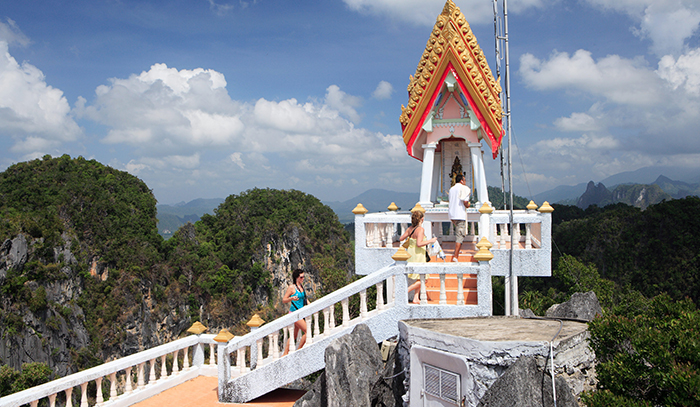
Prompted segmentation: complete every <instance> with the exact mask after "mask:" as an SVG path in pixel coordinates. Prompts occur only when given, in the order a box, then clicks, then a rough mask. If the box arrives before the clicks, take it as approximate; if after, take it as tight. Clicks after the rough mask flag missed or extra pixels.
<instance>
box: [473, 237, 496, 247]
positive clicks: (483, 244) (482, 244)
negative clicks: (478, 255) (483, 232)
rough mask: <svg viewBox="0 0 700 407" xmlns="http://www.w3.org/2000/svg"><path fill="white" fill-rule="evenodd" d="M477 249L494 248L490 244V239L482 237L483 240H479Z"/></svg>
mask: <svg viewBox="0 0 700 407" xmlns="http://www.w3.org/2000/svg"><path fill="white" fill-rule="evenodd" d="M476 247H477V249H481V248H482V247H485V248H487V249H490V248H492V247H493V245H492V244H491V242H489V239H487V238H485V237H482V238H481V240H479V243H477V244H476Z"/></svg>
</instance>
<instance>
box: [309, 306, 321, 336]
mask: <svg viewBox="0 0 700 407" xmlns="http://www.w3.org/2000/svg"><path fill="white" fill-rule="evenodd" d="M309 330H311V328H309ZM319 335H321V330H320V329H319V327H318V312H316V313H314V338H316V337H318V336H319Z"/></svg>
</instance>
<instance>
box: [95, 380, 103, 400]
mask: <svg viewBox="0 0 700 407" xmlns="http://www.w3.org/2000/svg"><path fill="white" fill-rule="evenodd" d="M95 386H97V394H96V395H95V405H96V406H100V405H102V403H104V402H105V399H104V397H102V377H98V378H97V379H95Z"/></svg>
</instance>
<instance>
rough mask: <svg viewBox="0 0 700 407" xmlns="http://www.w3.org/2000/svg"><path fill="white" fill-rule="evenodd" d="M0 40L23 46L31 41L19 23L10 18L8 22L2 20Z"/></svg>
mask: <svg viewBox="0 0 700 407" xmlns="http://www.w3.org/2000/svg"><path fill="white" fill-rule="evenodd" d="M0 41H5V42H6V43H7V44H8V45H14V44H18V45H21V46H23V47H26V46H27V45H29V44H30V43H31V41H30V40H29V37H27V36H26V35H24V33H23V32H22V30H20V29H19V27H18V26H17V23H15V22H14V21H13V20H11V19H9V18H8V19H7V24H5V23H3V22H2V21H0Z"/></svg>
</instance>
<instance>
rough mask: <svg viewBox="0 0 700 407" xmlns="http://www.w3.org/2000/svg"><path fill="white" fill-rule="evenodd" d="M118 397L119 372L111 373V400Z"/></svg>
mask: <svg viewBox="0 0 700 407" xmlns="http://www.w3.org/2000/svg"><path fill="white" fill-rule="evenodd" d="M116 398H117V372H113V373H110V374H109V400H110V401H113V400H116Z"/></svg>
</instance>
